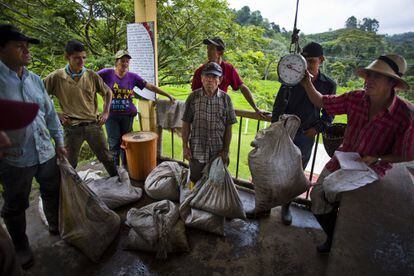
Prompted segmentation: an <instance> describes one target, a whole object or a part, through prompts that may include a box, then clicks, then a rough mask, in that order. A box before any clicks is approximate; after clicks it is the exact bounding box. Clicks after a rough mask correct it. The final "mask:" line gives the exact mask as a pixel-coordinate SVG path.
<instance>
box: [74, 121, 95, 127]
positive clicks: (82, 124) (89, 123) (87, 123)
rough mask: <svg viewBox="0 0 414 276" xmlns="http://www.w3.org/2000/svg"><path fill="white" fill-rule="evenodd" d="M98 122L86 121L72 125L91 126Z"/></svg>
mask: <svg viewBox="0 0 414 276" xmlns="http://www.w3.org/2000/svg"><path fill="white" fill-rule="evenodd" d="M95 124H96V122H84V123H79V124H77V125H74V126H71V127H83V126H90V125H95Z"/></svg>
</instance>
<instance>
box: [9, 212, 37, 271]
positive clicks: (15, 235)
mask: <svg viewBox="0 0 414 276" xmlns="http://www.w3.org/2000/svg"><path fill="white" fill-rule="evenodd" d="M4 223H5V224H6V227H7V231H8V232H9V234H10V236H11V238H12V241H13V244H14V248H15V249H16V255H17V259H18V261H19V263H20V265H21V267H22V268H23V269H28V268H29V267H31V266H32V265H33V264H34V258H33V253H32V250H31V248H30V246H29V239H28V238H27V236H26V216H25V213H23V214H20V215H18V216H13V217H8V218H4Z"/></svg>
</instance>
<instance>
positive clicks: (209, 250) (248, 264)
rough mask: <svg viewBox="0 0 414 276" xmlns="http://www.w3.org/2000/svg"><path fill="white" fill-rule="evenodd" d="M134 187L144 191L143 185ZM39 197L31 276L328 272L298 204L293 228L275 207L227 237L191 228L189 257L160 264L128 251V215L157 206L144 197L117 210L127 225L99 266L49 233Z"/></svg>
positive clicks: (32, 211)
mask: <svg viewBox="0 0 414 276" xmlns="http://www.w3.org/2000/svg"><path fill="white" fill-rule="evenodd" d="M134 185H137V186H139V187H141V188H143V186H142V184H140V183H134ZM241 195H242V201H243V204H244V207H245V209H247V210H249V209H252V208H254V201H252V198H251V197H252V195H249V194H245V193H241ZM37 198H38V197H37V196H35V200H34V201H33V202H32V203H31V206H30V208H29V209H28V210H27V211H26V217H27V234H28V236H29V240H30V243H31V246H32V249H33V251H34V255H35V265H34V266H33V267H32V268H31V269H30V270H28V272H29V273H31V275H59V276H61V275H62V276H64V275H70V276H73V275H323V274H324V271H325V269H326V267H327V262H328V256H323V255H319V254H318V253H317V252H316V249H315V248H316V245H318V244H319V243H321V242H322V241H323V240H324V234H323V232H322V230H321V229H320V228H319V225H318V224H317V222H316V220H315V219H314V217H313V215H312V214H311V213H310V212H309V211H308V210H306V209H305V208H304V207H301V206H298V205H292V207H291V210H292V214H293V223H292V225H291V226H285V225H283V224H282V222H281V220H280V207H276V208H273V209H272V212H271V215H270V216H269V217H264V218H260V219H247V220H245V221H243V220H240V219H234V220H227V221H226V226H225V237H221V236H217V235H214V234H210V233H207V232H203V231H201V230H197V229H192V228H186V233H187V238H188V242H189V245H190V252H184V253H170V254H168V258H167V259H166V260H159V259H157V258H155V254H154V253H148V252H142V251H127V250H125V249H124V244H125V241H126V239H127V235H128V231H129V227H128V226H126V225H125V224H124V221H125V216H126V213H127V211H128V210H129V209H130V208H132V207H135V208H140V207H142V206H144V205H147V204H149V203H152V202H153V200H152V199H150V198H149V197H148V196H146V195H145V193H144V196H143V197H142V198H141V199H140V200H139V201H138V202H136V203H134V204H131V205H128V206H125V207H123V208H120V209H117V210H115V211H116V212H117V213H118V214H119V215H120V217H121V220H122V222H121V230H120V233H119V235H118V237H117V238H116V239H115V241H114V242H113V243H112V244H111V245H110V247H109V248H108V249H107V251H106V252H105V254H104V256H103V257H102V258H101V260H100V261H99V263H93V262H92V261H90V260H89V259H88V258H87V257H86V256H85V255H83V254H82V253H81V252H80V251H79V250H78V249H76V248H74V247H73V246H71V245H69V244H67V243H66V242H64V241H63V240H61V239H60V238H59V237H58V236H51V235H50V234H49V232H48V231H47V228H46V226H45V225H44V224H43V222H42V221H41V219H40V215H39V212H38V199H37ZM91 246H93V244H91Z"/></svg>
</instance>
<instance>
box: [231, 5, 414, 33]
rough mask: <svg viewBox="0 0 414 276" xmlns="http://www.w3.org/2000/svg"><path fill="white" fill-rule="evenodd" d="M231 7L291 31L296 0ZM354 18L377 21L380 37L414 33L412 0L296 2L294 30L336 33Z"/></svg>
mask: <svg viewBox="0 0 414 276" xmlns="http://www.w3.org/2000/svg"><path fill="white" fill-rule="evenodd" d="M227 1H228V3H229V5H230V7H231V8H234V9H240V8H242V7H244V6H248V7H249V8H250V11H256V10H259V11H260V13H261V14H262V16H263V17H264V18H267V19H268V20H269V22H275V23H276V24H278V25H279V26H280V27H281V28H282V27H283V28H285V29H286V30H288V31H291V30H292V29H293V23H294V20H295V12H296V0H227ZM352 15H353V16H355V17H356V18H357V19H358V20H362V19H363V18H364V17H369V18H371V19H372V18H375V19H377V20H378V21H379V30H378V33H380V34H390V35H391V34H398V33H405V32H414V2H413V0H313V1H312V0H299V11H298V21H297V28H298V29H300V30H301V32H303V33H305V34H314V33H321V32H326V31H329V30H330V29H332V30H336V29H340V28H343V27H344V26H345V21H346V20H347V19H348V18H349V17H351V16H352Z"/></svg>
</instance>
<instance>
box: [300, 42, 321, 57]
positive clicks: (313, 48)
mask: <svg viewBox="0 0 414 276" xmlns="http://www.w3.org/2000/svg"><path fill="white" fill-rule="evenodd" d="M302 56H304V57H305V58H312V57H320V56H323V49H322V46H321V45H320V44H319V43H316V42H311V43H309V44H306V45H305V47H303V50H302Z"/></svg>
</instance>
